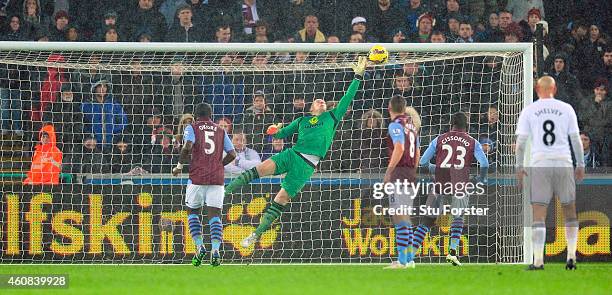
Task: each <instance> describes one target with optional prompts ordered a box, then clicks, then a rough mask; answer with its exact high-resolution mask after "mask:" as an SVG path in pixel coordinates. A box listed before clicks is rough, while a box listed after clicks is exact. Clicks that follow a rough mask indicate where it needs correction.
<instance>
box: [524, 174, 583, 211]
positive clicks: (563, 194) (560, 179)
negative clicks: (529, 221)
mask: <svg viewBox="0 0 612 295" xmlns="http://www.w3.org/2000/svg"><path fill="white" fill-rule="evenodd" d="M527 173H528V174H527V176H528V177H530V178H531V179H530V181H531V186H530V195H531V203H532V204H541V205H548V204H549V203H550V200H551V199H552V198H553V197H558V198H559V200H560V201H561V204H563V205H567V204H569V203H572V202H575V201H576V180H575V178H574V168H573V167H531V168H529V170H528V171H527Z"/></svg>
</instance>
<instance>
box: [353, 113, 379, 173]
mask: <svg viewBox="0 0 612 295" xmlns="http://www.w3.org/2000/svg"><path fill="white" fill-rule="evenodd" d="M383 125H384V120H383V116H382V114H381V113H380V112H378V111H376V110H368V111H367V112H365V113H363V115H362V116H361V120H360V128H359V130H360V132H359V143H357V145H358V147H357V148H356V155H354V157H351V158H352V159H358V161H357V165H356V166H357V167H355V168H358V169H359V170H361V171H362V172H365V171H367V170H369V169H372V168H379V167H382V165H383V163H385V160H384V159H385V158H386V155H385V150H384V149H383V146H384V142H383V140H384V138H385V133H384V131H385V129H384V126H383Z"/></svg>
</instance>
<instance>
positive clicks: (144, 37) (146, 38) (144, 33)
mask: <svg viewBox="0 0 612 295" xmlns="http://www.w3.org/2000/svg"><path fill="white" fill-rule="evenodd" d="M136 41H138V42H143V43H146V42H153V33H152V32H151V30H149V28H143V29H141V30H140V31H138V32H136Z"/></svg>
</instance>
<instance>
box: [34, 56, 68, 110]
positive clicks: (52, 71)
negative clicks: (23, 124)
mask: <svg viewBox="0 0 612 295" xmlns="http://www.w3.org/2000/svg"><path fill="white" fill-rule="evenodd" d="M64 61H65V59H64V57H63V56H62V55H59V54H51V55H49V57H48V58H47V63H51V64H56V63H63V62H64ZM36 80H37V82H38V83H36V86H38V87H39V89H34V91H35V92H36V90H38V91H40V96H39V97H38V102H36V103H34V105H33V106H32V121H34V122H39V121H41V120H42V118H43V115H44V113H45V112H46V111H48V110H49V109H50V108H51V105H52V104H53V103H54V102H56V101H57V99H58V98H59V96H60V91H61V89H62V85H63V84H64V83H66V82H67V79H66V73H65V70H64V68H60V67H53V66H49V67H48V68H47V71H46V74H45V75H44V76H43V77H41V79H40V80H39V79H36ZM36 86H35V87H36Z"/></svg>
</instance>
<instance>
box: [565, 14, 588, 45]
mask: <svg viewBox="0 0 612 295" xmlns="http://www.w3.org/2000/svg"><path fill="white" fill-rule="evenodd" d="M569 27H570V28H571V29H570V34H569V37H568V39H567V40H565V42H563V43H565V44H569V45H571V47H572V48H574V49H576V48H577V47H578V46H579V45H580V44H581V43H582V42H583V40H585V38H587V34H588V33H589V28H588V27H587V25H586V24H585V23H583V22H581V21H576V22H572V23H570V25H569ZM568 53H571V52H568Z"/></svg>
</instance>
